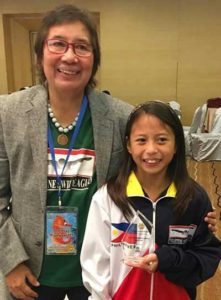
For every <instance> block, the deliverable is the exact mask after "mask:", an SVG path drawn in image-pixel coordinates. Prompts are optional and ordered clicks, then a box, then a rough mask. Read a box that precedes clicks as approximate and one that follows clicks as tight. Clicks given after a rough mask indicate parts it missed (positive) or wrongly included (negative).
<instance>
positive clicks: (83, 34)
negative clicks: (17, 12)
mask: <svg viewBox="0 0 221 300" xmlns="http://www.w3.org/2000/svg"><path fill="white" fill-rule="evenodd" d="M47 39H58V40H64V41H66V42H69V43H76V42H81V43H82V44H84V43H85V44H89V45H91V39H90V34H89V32H88V30H87V28H86V27H85V26H84V25H83V24H82V23H81V22H79V21H76V22H73V23H65V24H61V25H55V26H52V27H51V28H50V30H49V33H48V37H47ZM93 63H94V56H93V51H92V53H91V55H90V56H88V57H82V56H77V55H76V54H75V53H74V52H73V49H72V47H69V48H68V50H67V52H65V53H63V54H56V53H52V52H50V51H49V50H48V47H47V45H46V44H45V45H44V50H43V60H42V66H43V69H44V73H45V76H46V78H47V81H48V86H49V89H53V90H61V91H63V92H65V91H68V90H70V91H75V92H80V93H82V92H83V91H84V89H85V87H86V85H87V83H88V81H89V79H90V77H91V73H92V69H93Z"/></svg>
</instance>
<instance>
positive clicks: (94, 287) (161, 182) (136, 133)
mask: <svg viewBox="0 0 221 300" xmlns="http://www.w3.org/2000/svg"><path fill="white" fill-rule="evenodd" d="M211 209H212V208H211V203H210V200H209V198H208V195H207V193H206V192H205V190H204V189H203V188H202V187H201V186H199V184H197V183H196V182H195V181H194V180H193V179H191V178H190V176H189V175H188V171H187V167H186V162H185V142H184V134H183V128H182V124H181V122H180V120H179V118H178V117H177V115H176V113H175V112H174V111H173V109H172V108H171V107H170V106H169V105H167V104H165V103H163V102H159V101H151V102H147V103H144V104H141V105H139V106H137V107H136V108H135V109H134V110H133V111H132V113H131V115H130V117H129V119H128V122H127V126H126V134H125V156H124V161H123V162H122V167H121V169H120V171H119V174H118V176H117V177H115V178H112V179H111V180H110V181H109V182H108V183H107V185H105V186H103V187H102V188H101V189H99V190H98V191H97V192H96V194H95V195H94V197H93V200H92V203H91V207H90V212H89V217H88V221H87V226H86V232H85V237H84V242H83V248H82V253H81V264H82V268H83V281H84V285H85V287H86V288H87V289H88V290H89V292H90V293H91V296H90V298H89V299H91V300H92V299H93V300H110V299H113V300H144V299H145V300H149V299H150V300H153V299H154V300H177V299H179V300H188V299H195V297H196V286H197V285H198V284H200V283H201V282H203V281H205V280H206V279H208V278H209V277H211V276H213V274H214V273H215V271H216V269H217V267H218V264H219V261H220V257H221V243H220V241H219V240H218V239H217V238H216V237H215V236H214V235H213V234H212V233H211V232H210V231H209V230H208V227H207V225H206V223H205V222H204V217H205V215H206V214H207V212H208V211H211ZM136 212H139V213H138V214H136ZM136 215H137V220H138V223H136V224H135V221H134V216H136ZM139 215H140V217H139ZM145 219H147V221H145ZM142 220H143V222H142ZM133 222H134V223H133ZM140 224H141V225H142V226H141V225H140ZM130 225H132V226H130ZM134 225H138V227H139V230H138V231H137V232H136V231H133V230H131V231H130V230H128V228H130V229H131V228H132V229H133V228H135V227H134ZM138 227H136V229H138ZM144 227H145V229H146V230H144V231H143V232H144V235H143V236H141V235H140V232H141V231H142V230H143V228H144ZM139 244H140V245H139ZM141 244H142V245H141ZM139 246H141V249H140V253H139V255H140V257H138V258H137V257H136V256H135V257H134V259H133V257H132V258H127V257H126V258H125V256H124V255H125V247H126V250H127V251H128V253H129V252H131V251H133V250H134V249H135V248H136V247H138V248H139ZM143 247H144V248H143ZM143 250H144V251H143ZM138 252H139V251H138ZM134 255H136V253H135V254H134Z"/></svg>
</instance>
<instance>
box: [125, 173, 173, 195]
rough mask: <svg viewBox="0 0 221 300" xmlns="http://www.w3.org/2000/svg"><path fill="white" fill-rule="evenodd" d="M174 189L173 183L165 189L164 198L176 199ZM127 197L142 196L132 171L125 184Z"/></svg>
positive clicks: (138, 183) (141, 190)
mask: <svg viewBox="0 0 221 300" xmlns="http://www.w3.org/2000/svg"><path fill="white" fill-rule="evenodd" d="M176 192H177V190H176V187H175V184H174V182H172V183H171V184H170V186H169V187H168V189H167V193H166V195H165V196H166V197H173V198H175V197H176ZM127 196H128V197H132V196H144V193H143V189H142V187H141V185H140V182H139V181H138V179H137V177H136V175H135V173H134V172H133V171H132V172H131V174H130V176H129V178H128V182H127Z"/></svg>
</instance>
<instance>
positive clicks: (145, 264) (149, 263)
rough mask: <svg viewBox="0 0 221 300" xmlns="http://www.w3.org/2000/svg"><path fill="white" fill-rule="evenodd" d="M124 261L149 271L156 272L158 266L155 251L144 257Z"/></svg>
mask: <svg viewBox="0 0 221 300" xmlns="http://www.w3.org/2000/svg"><path fill="white" fill-rule="evenodd" d="M124 263H125V264H126V265H128V266H129V267H133V268H140V269H143V270H145V271H147V272H149V273H154V272H156V270H157V267H158V258H157V255H156V254H155V253H150V254H148V255H146V256H144V257H139V258H134V260H133V259H124Z"/></svg>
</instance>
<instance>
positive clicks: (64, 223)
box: [45, 206, 78, 255]
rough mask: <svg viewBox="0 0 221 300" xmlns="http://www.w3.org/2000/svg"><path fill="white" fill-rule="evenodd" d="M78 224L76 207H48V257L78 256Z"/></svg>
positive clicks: (46, 244) (46, 249) (46, 251)
mask: <svg viewBox="0 0 221 300" xmlns="http://www.w3.org/2000/svg"><path fill="white" fill-rule="evenodd" d="M77 224H78V210H77V208H76V207H64V206H62V207H57V206H48V207H47V209H46V243H45V253H46V255H58V254H60V255H61V254H62V255H76V254H77V237H78V227H77Z"/></svg>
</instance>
